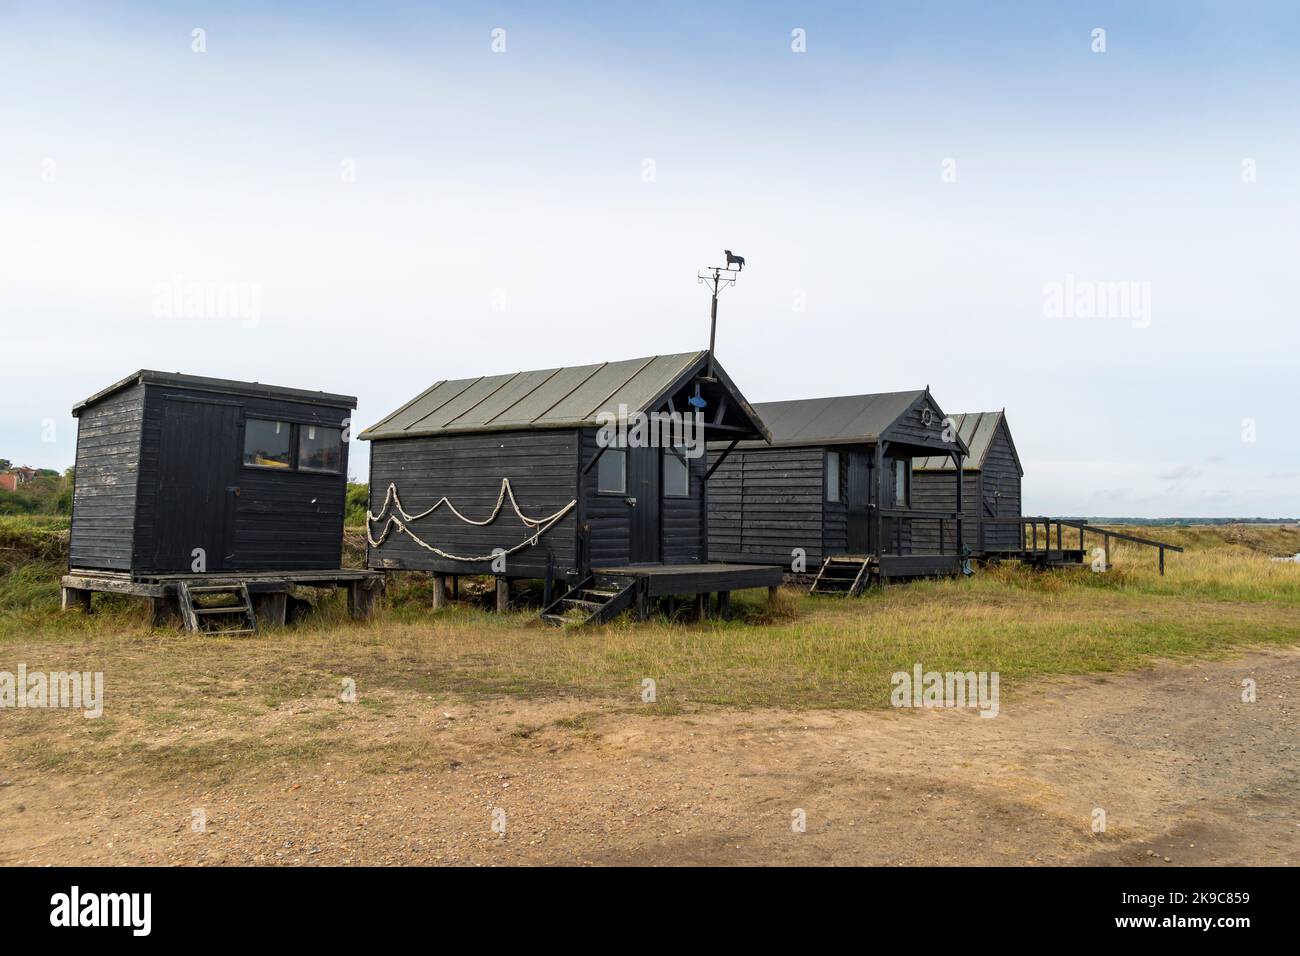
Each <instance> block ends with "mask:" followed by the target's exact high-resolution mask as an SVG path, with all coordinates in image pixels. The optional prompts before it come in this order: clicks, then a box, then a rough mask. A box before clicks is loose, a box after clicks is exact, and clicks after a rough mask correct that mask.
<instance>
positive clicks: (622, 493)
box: [596, 445, 627, 498]
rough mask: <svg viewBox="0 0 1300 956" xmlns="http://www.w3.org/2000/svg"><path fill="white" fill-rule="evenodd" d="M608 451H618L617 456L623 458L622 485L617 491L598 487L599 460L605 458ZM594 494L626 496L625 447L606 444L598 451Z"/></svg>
mask: <svg viewBox="0 0 1300 956" xmlns="http://www.w3.org/2000/svg"><path fill="white" fill-rule="evenodd" d="M610 452H618V454H619V456H620V457H621V458H622V460H623V468H622V475H623V487H622V489H620V490H618V491H612V490H610V489H607V488H602V487H600V465H601V462H603V461H604V460H605V458H606V457H607V456H608V455H609V453H610ZM596 494H598V495H610V496H617V497H620V498H623V497H626V496H627V449H626V448H623V447H620V446H615V445H607V446H605V450H604V451H602V452H601V453H600V457H599V458H597V459H596Z"/></svg>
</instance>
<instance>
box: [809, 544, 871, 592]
mask: <svg viewBox="0 0 1300 956" xmlns="http://www.w3.org/2000/svg"><path fill="white" fill-rule="evenodd" d="M871 563H872V559H871V558H870V557H864V556H862V555H846V554H837V555H832V556H831V557H829V558H827V559H826V560H825V561H823V562H822V566H821V569H820V570H819V571H818V572H817V577H816V579H815V580H814V581H813V583H812V587H811V588H810V589H809V591H808V593H809V594H832V595H838V596H839V597H856V596H857V595H859V594H861V593H862V588H863V586H864V585H865V584H866V583H867V581H868V579H869V578H870V574H871Z"/></svg>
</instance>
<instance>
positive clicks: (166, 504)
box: [152, 399, 240, 573]
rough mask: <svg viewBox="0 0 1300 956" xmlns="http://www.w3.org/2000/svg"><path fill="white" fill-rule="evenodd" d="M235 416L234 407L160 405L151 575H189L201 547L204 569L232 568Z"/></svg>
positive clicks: (189, 402) (236, 463) (182, 401)
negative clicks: (170, 573) (164, 573)
mask: <svg viewBox="0 0 1300 956" xmlns="http://www.w3.org/2000/svg"><path fill="white" fill-rule="evenodd" d="M239 416H240V408H239V406H238V405H233V404H223V403H216V402H202V401H192V400H188V399H168V400H166V401H165V402H164V405H163V419H162V436H161V445H160V447H159V450H158V496H157V504H156V507H155V512H154V525H153V540H154V549H153V566H152V570H154V571H172V572H183V573H189V572H191V571H193V569H194V562H195V560H196V555H195V550H196V549H200V548H201V549H202V551H203V558H204V564H205V567H206V570H208V571H225V570H230V569H232V568H233V567H234V554H233V553H232V546H233V542H234V540H235V535H234V522H235V500H234V499H235V494H236V492H237V489H236V488H235V483H236V482H237V481H238V477H239V457H240V448H239Z"/></svg>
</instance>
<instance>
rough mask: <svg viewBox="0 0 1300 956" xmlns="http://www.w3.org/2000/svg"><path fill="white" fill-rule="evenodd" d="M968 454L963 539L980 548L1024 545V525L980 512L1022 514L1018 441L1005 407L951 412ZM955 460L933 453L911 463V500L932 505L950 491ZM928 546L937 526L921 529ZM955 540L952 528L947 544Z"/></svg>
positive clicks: (1005, 515) (964, 473)
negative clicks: (984, 410)
mask: <svg viewBox="0 0 1300 956" xmlns="http://www.w3.org/2000/svg"><path fill="white" fill-rule="evenodd" d="M952 420H953V423H954V424H955V425H956V426H957V432H958V434H959V435H961V438H962V441H964V442H965V443H966V445H967V447H968V448H969V449H970V455H969V456H968V457H967V458H966V459H965V461H964V462H963V465H962V467H963V471H962V484H963V486H964V491H963V495H962V510H963V513H964V515H965V517H966V518H967V519H968V520H967V521H965V522H963V525H962V540H963V542H964V543H965V545H966V546H967V547H969V548H970V549H971V550H972V551H974V552H975V553H977V554H982V553H984V552H986V551H1015V550H1018V549H1020V548H1022V547H1023V543H1022V541H1021V534H1022V530H1023V529H1022V528H1021V527H1020V526H1019V525H1017V524H1014V523H1012V522H984V521H981V520H980V519H981V518H1019V517H1020V516H1021V498H1020V481H1021V479H1022V478H1023V477H1024V474H1025V470H1024V468H1022V467H1021V465H1020V455H1019V454H1018V453H1017V452H1016V443H1015V442H1014V441H1012V440H1011V428H1010V427H1009V426H1008V425H1007V416H1006V412H1005V411H997V412H966V413H963V414H960V415H953V416H952ZM955 468H956V466H955V465H954V464H953V462H952V459H951V458H945V457H942V456H937V455H936V456H931V457H929V458H922V459H920V460H918V461H916V462H914V463H913V469H914V472H915V474H914V475H913V478H912V489H913V500H914V501H915V502H916V503H917V505H918V506H920V507H924V508H928V507H932V506H935V505H937V504H938V503H939V502H941V501H944V500H947V499H946V498H945V496H947V495H951V490H950V489H951V488H952V483H953V476H954V475H955V473H956V472H955ZM918 530H919V531H920V533H921V534H922V535H923V536H924V537H923V539H922V540H923V541H924V543H925V544H926V545H927V546H928V547H935V546H936V544H937V543H936V541H935V539H934V535H935V533H936V531H935V529H934V528H925V529H918ZM955 541H956V537H955V532H952V533H950V535H949V538H948V543H949V546H951V545H952V544H953V543H954V542H955Z"/></svg>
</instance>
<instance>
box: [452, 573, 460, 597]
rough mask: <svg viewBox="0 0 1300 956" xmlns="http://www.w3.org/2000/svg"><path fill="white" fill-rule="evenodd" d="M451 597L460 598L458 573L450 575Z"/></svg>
mask: <svg viewBox="0 0 1300 956" xmlns="http://www.w3.org/2000/svg"><path fill="white" fill-rule="evenodd" d="M451 599H452V600H453V601H459V600H460V575H459V574H453V575H452V576H451Z"/></svg>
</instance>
